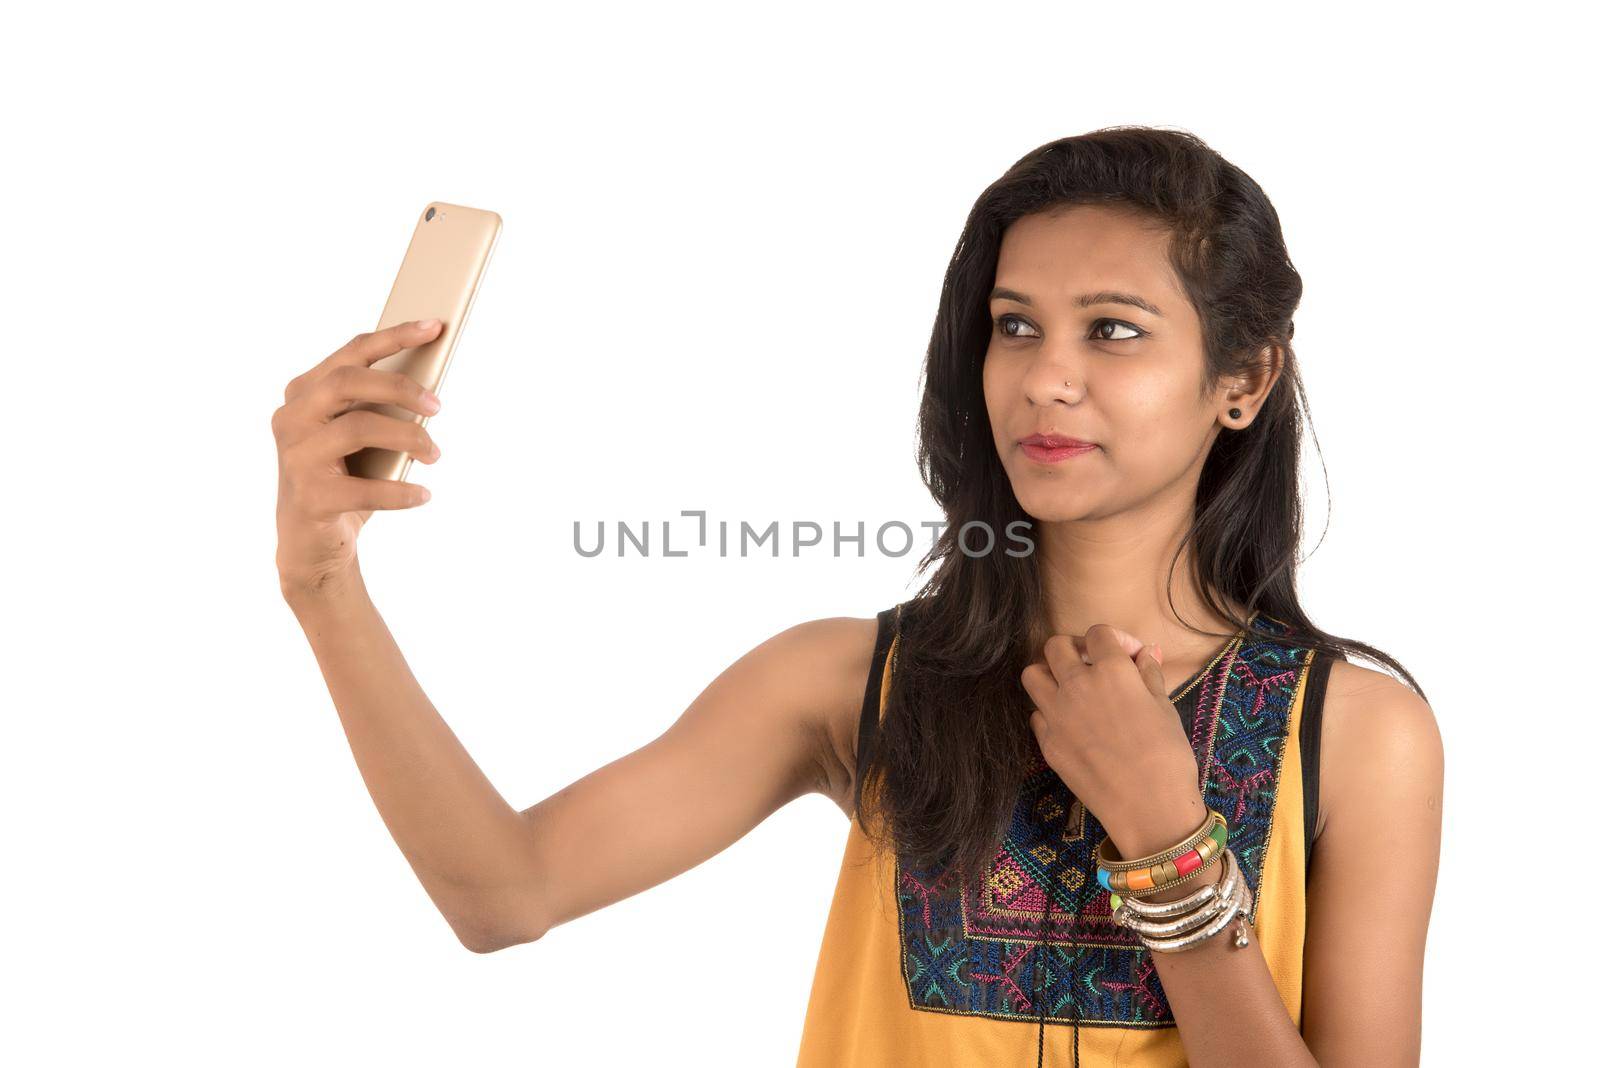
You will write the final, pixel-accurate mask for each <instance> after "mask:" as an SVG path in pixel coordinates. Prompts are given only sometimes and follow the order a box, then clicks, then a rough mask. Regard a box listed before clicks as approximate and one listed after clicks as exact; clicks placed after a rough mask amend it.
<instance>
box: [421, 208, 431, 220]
mask: <svg viewBox="0 0 1600 1068" xmlns="http://www.w3.org/2000/svg"><path fill="white" fill-rule="evenodd" d="M423 218H424V219H426V220H427V221H428V222H432V221H433V209H432V208H429V209H428V214H426V215H424V216H423Z"/></svg>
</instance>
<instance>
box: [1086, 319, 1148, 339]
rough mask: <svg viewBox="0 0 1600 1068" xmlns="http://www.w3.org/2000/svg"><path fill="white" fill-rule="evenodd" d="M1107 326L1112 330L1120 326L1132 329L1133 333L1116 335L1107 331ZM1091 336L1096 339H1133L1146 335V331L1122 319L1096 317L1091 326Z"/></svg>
mask: <svg viewBox="0 0 1600 1068" xmlns="http://www.w3.org/2000/svg"><path fill="white" fill-rule="evenodd" d="M1107 327H1109V328H1111V329H1112V330H1116V329H1117V328H1119V327H1120V328H1122V329H1124V330H1131V331H1133V333H1131V334H1124V335H1123V336H1121V337H1115V336H1111V335H1108V334H1107V333H1106V332H1105V331H1106V328H1107ZM1089 337H1090V338H1091V339H1092V340H1095V341H1132V340H1133V339H1134V338H1139V337H1144V331H1143V330H1140V329H1139V328H1138V327H1137V326H1134V325H1133V324H1132V323H1125V322H1123V321H1122V320H1121V319H1096V320H1095V321H1094V325H1093V326H1092V327H1090V328H1089Z"/></svg>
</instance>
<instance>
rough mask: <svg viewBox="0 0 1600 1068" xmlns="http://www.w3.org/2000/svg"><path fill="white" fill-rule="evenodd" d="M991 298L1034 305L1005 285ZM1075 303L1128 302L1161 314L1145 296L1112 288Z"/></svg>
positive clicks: (1088, 305) (1023, 295) (1082, 305)
mask: <svg viewBox="0 0 1600 1068" xmlns="http://www.w3.org/2000/svg"><path fill="white" fill-rule="evenodd" d="M989 299H990V300H991V301H995V300H1014V301H1016V302H1017V303H1018V304H1026V305H1027V306H1028V307H1030V308H1031V307H1033V301H1032V300H1031V299H1029V298H1028V296H1027V294H1024V293H1018V292H1017V291H1016V290H1015V289H1007V288H1005V287H1004V286H995V287H994V292H992V293H990V294H989ZM1073 303H1074V304H1076V305H1077V306H1078V307H1080V308H1090V307H1093V306H1094V305H1096V304H1128V305H1132V306H1133V307H1135V308H1142V309H1143V310H1145V311H1147V312H1149V313H1150V314H1151V315H1157V316H1159V315H1160V314H1161V309H1160V308H1158V307H1156V306H1155V305H1154V304H1151V303H1150V302H1149V301H1148V300H1145V299H1144V298H1143V297H1140V296H1136V295H1134V294H1132V293H1117V292H1114V291H1111V290H1104V291H1102V292H1099V293H1083V294H1080V295H1079V297H1078V298H1077V299H1076V300H1074V301H1073Z"/></svg>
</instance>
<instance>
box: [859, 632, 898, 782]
mask: <svg viewBox="0 0 1600 1068" xmlns="http://www.w3.org/2000/svg"><path fill="white" fill-rule="evenodd" d="M899 612H900V606H899V605H895V606H894V607H893V608H885V609H884V610H883V611H881V612H879V613H878V637H877V641H876V642H875V643H874V645H873V647H872V667H871V669H870V670H869V671H868V672H867V689H866V692H865V693H864V694H863V695H862V699H861V720H860V723H859V724H858V725H857V727H856V771H855V779H856V783H855V807H856V808H858V809H859V808H860V807H861V771H862V769H863V768H865V767H866V766H867V764H868V763H869V762H870V761H871V759H872V742H873V739H874V738H876V737H877V733H878V703H879V691H880V690H881V689H882V687H883V666H884V663H885V662H886V661H887V660H888V659H889V645H890V643H891V642H892V641H893V640H894V635H895V624H896V622H897V619H898V616H899Z"/></svg>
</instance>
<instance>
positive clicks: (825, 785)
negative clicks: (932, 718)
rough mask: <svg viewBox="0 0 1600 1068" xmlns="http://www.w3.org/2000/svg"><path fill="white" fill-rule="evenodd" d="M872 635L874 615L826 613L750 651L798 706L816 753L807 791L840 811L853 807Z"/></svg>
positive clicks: (874, 633)
mask: <svg viewBox="0 0 1600 1068" xmlns="http://www.w3.org/2000/svg"><path fill="white" fill-rule="evenodd" d="M877 637H878V621H877V619H876V618H872V617H868V618H865V619H862V618H858V617H855V616H830V617H828V618H825V619H813V620H808V621H806V622H804V623H797V624H795V625H794V626H792V627H790V628H788V629H787V630H784V631H780V632H779V633H777V634H775V635H773V636H772V637H771V638H769V639H767V641H766V642H764V643H762V645H761V646H758V647H757V650H756V653H757V655H759V656H760V658H761V659H763V660H765V661H766V662H767V663H768V664H770V665H771V670H772V671H774V672H777V673H778V675H779V681H780V683H781V685H782V686H783V687H784V688H785V689H786V690H788V692H790V693H791V694H793V695H795V697H796V698H797V699H798V700H799V701H800V702H801V703H802V705H803V708H802V709H801V715H803V716H805V717H806V722H807V724H808V725H809V728H810V730H811V732H812V739H813V748H814V751H815V753H816V769H815V780H814V784H813V786H812V789H811V790H810V791H809V792H812V793H820V794H823V795H825V796H827V797H829V798H831V799H832V800H833V802H834V803H835V804H837V805H838V806H839V808H840V810H841V811H842V812H844V814H845V815H846V816H849V815H850V814H851V813H852V810H853V805H852V801H853V798H854V789H855V782H854V775H855V744H856V728H857V725H858V723H859V722H860V716H861V702H862V700H863V697H864V695H865V693H866V687H867V677H868V675H869V674H870V672H871V670H872V653H873V649H874V647H875V645H876V643H877Z"/></svg>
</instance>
